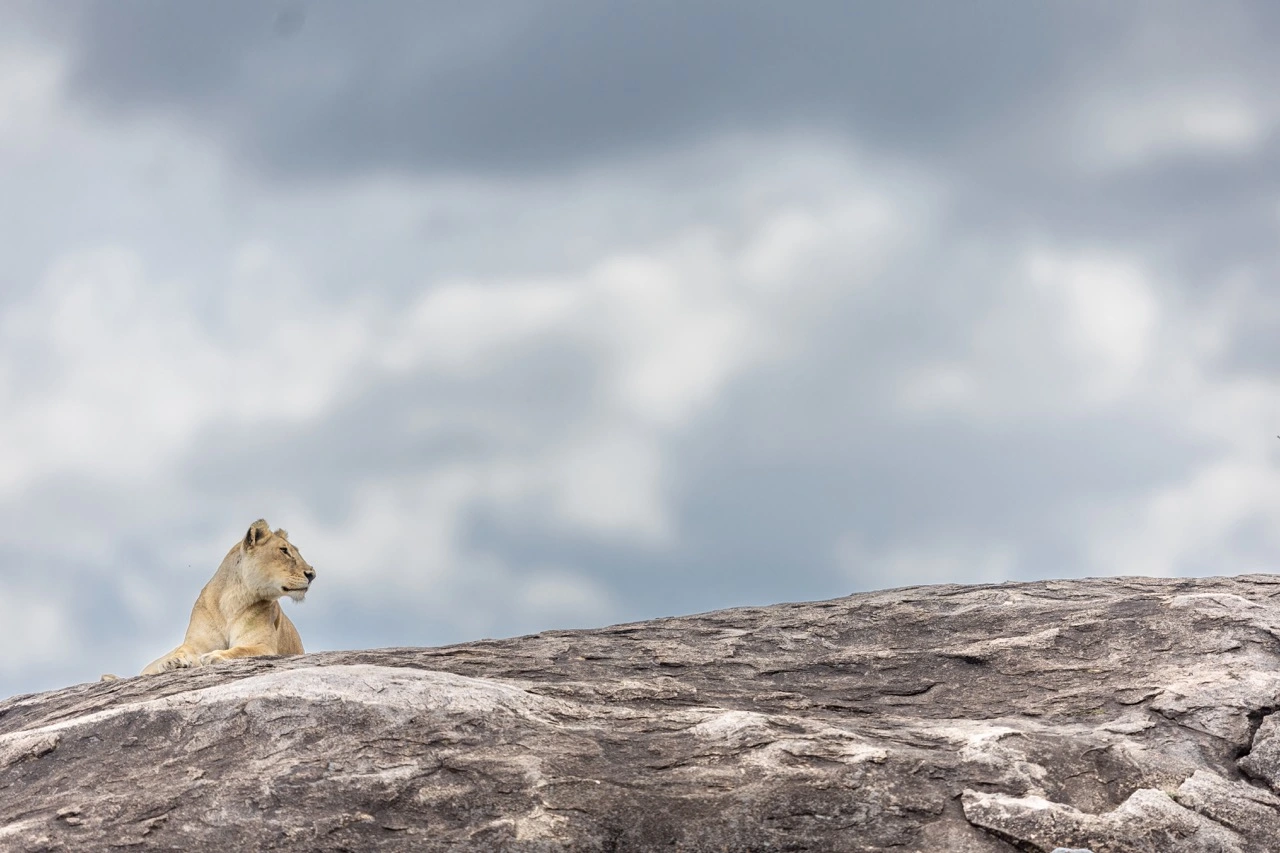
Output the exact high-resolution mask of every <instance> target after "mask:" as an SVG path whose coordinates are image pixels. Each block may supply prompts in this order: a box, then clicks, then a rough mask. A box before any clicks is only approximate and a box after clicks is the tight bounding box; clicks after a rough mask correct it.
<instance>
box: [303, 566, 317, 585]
mask: <svg viewBox="0 0 1280 853" xmlns="http://www.w3.org/2000/svg"><path fill="white" fill-rule="evenodd" d="M302 573H303V574H304V575H306V576H307V583H311V582H312V581H313V580H315V579H316V570H315V569H313V568H310V567H308V568H307V569H305V570H304V571H303V572H302Z"/></svg>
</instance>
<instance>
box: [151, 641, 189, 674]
mask: <svg viewBox="0 0 1280 853" xmlns="http://www.w3.org/2000/svg"><path fill="white" fill-rule="evenodd" d="M199 662H200V656H199V655H198V654H197V653H196V652H195V650H194V649H192V648H191V647H190V646H188V645H187V644H186V643H183V644H182V645H181V646H178V647H177V648H176V649H174V650H173V651H171V652H169V654H167V655H162V656H161V657H158V658H156V659H155V660H153V661H152V662H151V663H149V664H147V665H146V666H145V667H144V668H143V670H142V674H143V675H158V674H159V673H162V672H168V671H169V670H171V669H183V668H184V667H188V666H196V665H198V664H199Z"/></svg>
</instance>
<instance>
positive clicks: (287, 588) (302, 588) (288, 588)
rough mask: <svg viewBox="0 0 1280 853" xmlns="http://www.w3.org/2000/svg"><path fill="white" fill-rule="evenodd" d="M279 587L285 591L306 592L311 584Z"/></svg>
mask: <svg viewBox="0 0 1280 853" xmlns="http://www.w3.org/2000/svg"><path fill="white" fill-rule="evenodd" d="M280 588H281V589H283V590H284V591H285V592H306V591H307V590H309V589H311V584H307V585H306V586H282V587H280Z"/></svg>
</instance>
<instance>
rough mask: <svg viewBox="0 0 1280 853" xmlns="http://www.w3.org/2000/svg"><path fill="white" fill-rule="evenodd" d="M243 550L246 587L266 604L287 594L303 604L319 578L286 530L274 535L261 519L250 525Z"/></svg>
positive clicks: (242, 559)
mask: <svg viewBox="0 0 1280 853" xmlns="http://www.w3.org/2000/svg"><path fill="white" fill-rule="evenodd" d="M240 549H241V553H242V555H243V556H242V557H241V559H240V574H241V577H242V578H243V579H244V584H245V586H246V587H248V588H249V589H251V590H253V591H254V592H256V593H258V594H259V595H261V596H262V598H263V599H265V600H267V601H274V600H275V599H277V598H280V597H281V596H285V595H287V596H289V597H290V598H292V599H293V600H294V601H302V599H303V598H304V597H306V594H307V590H308V589H309V588H310V587H311V582H312V581H313V580H315V579H316V570H315V569H313V568H312V567H311V564H310V563H308V562H307V561H306V560H304V559H303V558H302V554H301V553H299V551H298V549H297V547H296V546H294V544H293V543H292V542H290V541H289V534H288V533H287V532H285V531H284V530H277V531H275V532H274V533H273V532H271V527H270V526H269V525H268V524H267V523H266V522H265V521H263V520H262V519H258V520H257V521H255V522H254V523H253V524H252V525H250V526H249V532H248V533H246V534H245V536H244V541H242V542H241V543H240Z"/></svg>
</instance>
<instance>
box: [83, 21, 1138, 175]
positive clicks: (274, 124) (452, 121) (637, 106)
mask: <svg viewBox="0 0 1280 853" xmlns="http://www.w3.org/2000/svg"><path fill="white" fill-rule="evenodd" d="M1113 7H1114V4H1092V3H1084V4H1081V3H1072V4H1066V3H1056V4H1055V3H1035V4H1026V3H1011V2H1002V1H1001V0H981V2H974V3H965V4H956V3H948V2H939V1H938V0H929V1H928V2H909V3H875V4H868V3H846V2H839V0H818V1H817V2H807V3H804V4H803V5H800V6H797V5H788V4H780V3H772V2H766V0H706V2H697V3H683V2H669V0H663V2H630V1H629V2H619V3H596V2H589V0H560V2H554V0H553V1H552V2H535V3H510V2H479V3H469V4H450V3H378V4H376V5H372V6H369V5H360V6H354V5H350V4H345V3H324V2H317V3H306V4H302V3H299V4H285V5H281V4H276V3H254V2H228V3H217V4H213V3H202V4H187V3H183V4H160V5H157V4H148V3H138V2H124V3H112V4H103V3H98V4H89V5H88V6H87V7H85V8H84V10H83V14H82V15H81V16H79V17H78V18H76V19H74V20H73V21H72V22H70V24H68V25H69V26H70V27H71V29H72V30H73V31H74V33H75V38H76V39H77V41H78V49H77V51H76V55H75V57H76V61H75V68H74V74H73V77H72V81H71V85H72V88H73V91H74V92H76V93H77V94H78V95H80V96H81V97H83V98H86V99H87V100H89V101H90V102H92V103H94V104H97V105H98V106H100V107H102V108H104V109H108V110H113V111H121V112H126V113H127V112H131V111H138V110H149V109H151V110H164V111H172V112H176V113H178V114H181V115H182V116H183V117H184V118H185V119H186V120H188V121H191V122H193V123H194V124H196V125H198V126H199V127H201V128H202V129H203V130H204V131H206V132H208V133H212V134H214V135H217V136H221V137H224V141H225V142H226V143H227V144H229V145H230V146H232V148H233V149H234V150H235V151H236V153H237V154H238V155H242V156H246V157H248V158H249V159H250V160H252V161H255V162H257V163H258V164H259V166H261V167H262V168H264V169H266V170H267V171H268V172H269V173H275V174H281V175H311V176H326V175H334V174H343V173H358V172H362V171H384V170H394V171H410V172H411V171H433V170H448V169H463V170H473V171H474V170H478V171H489V170H496V171H499V172H502V171H511V170H515V171H526V170H547V169H551V170H555V169H560V168H564V167H567V166H572V167H575V168H581V167H582V166H583V165H585V164H589V163H591V162H598V161H600V160H602V159H606V158H609V157H613V156H618V155H620V154H635V153H637V152H641V151H646V150H652V149H654V148H662V147H664V146H672V145H679V144H682V143H686V142H688V141H689V140H690V139H691V138H696V137H698V136H699V135H703V134H709V133H724V132H733V131H754V130H760V129H776V128H778V127H779V126H786V125H791V126H797V127H801V128H810V129H819V130H825V131H828V132H835V133H844V132H849V131H856V133H857V134H858V136H859V137H860V138H865V139H868V140H871V141H874V142H876V143H879V144H881V145H883V146H886V147H890V148H893V149H896V150H902V151H904V152H922V151H923V152H933V153H936V152H939V151H940V150H944V149H946V148H948V147H969V146H971V145H973V144H975V142H976V141H977V140H976V138H975V137H976V134H978V133H979V132H981V131H983V130H988V129H990V128H992V127H999V126H1000V123H1001V122H1002V121H1004V120H1006V119H1008V118H1009V117H1010V116H1012V115H1014V114H1016V113H1018V112H1020V111H1025V110H1027V109H1036V108H1038V107H1043V106H1046V105H1045V104H1043V103H1040V101H1041V99H1042V98H1043V97H1044V93H1045V92H1048V91H1052V90H1053V88H1054V87H1055V85H1057V84H1058V83H1060V82H1061V81H1062V80H1064V79H1066V78H1067V77H1069V75H1071V74H1072V73H1073V72H1075V71H1076V70H1077V69H1078V68H1079V66H1081V65H1086V64H1087V63H1088V62H1089V61H1091V60H1092V59H1093V58H1094V57H1096V56H1097V55H1098V54H1099V53H1104V52H1105V51H1106V50H1107V49H1108V48H1111V47H1113V46H1114V44H1115V43H1116V42H1117V41H1122V40H1123V39H1124V37H1125V35H1126V33H1127V31H1128V29H1129V27H1130V26H1131V25H1132V18H1133V15H1132V13H1128V14H1126V13H1121V12H1117V11H1115V10H1114V8H1113ZM282 21H284V22H285V26H284V27H283V28H282V26H281V22H282ZM300 69H306V70H305V71H300ZM1048 106H1052V105H1051V104H1050V105H1048Z"/></svg>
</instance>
